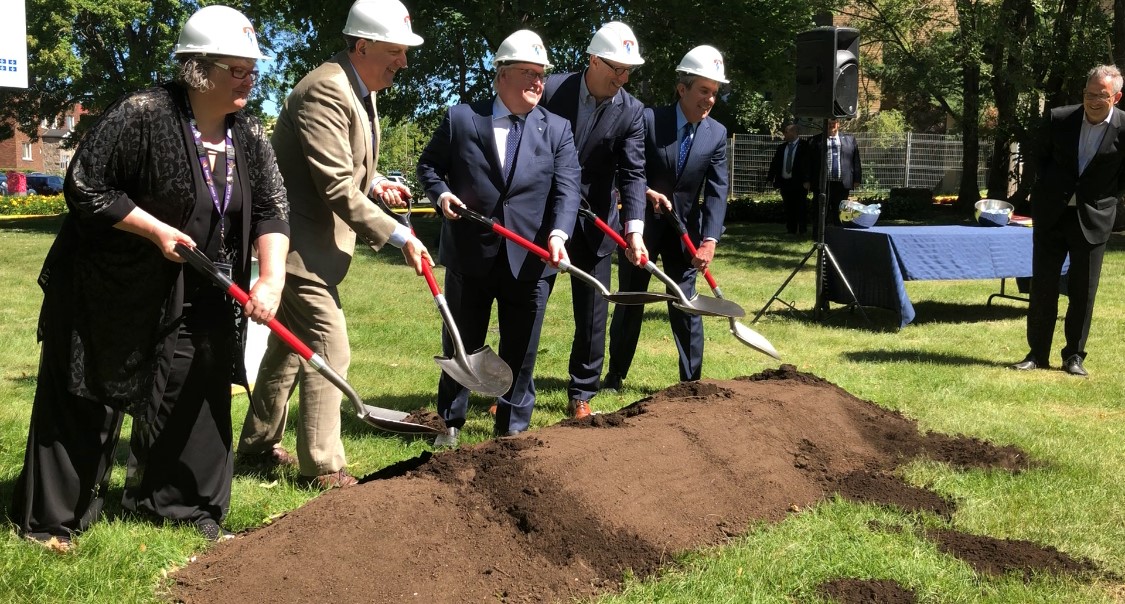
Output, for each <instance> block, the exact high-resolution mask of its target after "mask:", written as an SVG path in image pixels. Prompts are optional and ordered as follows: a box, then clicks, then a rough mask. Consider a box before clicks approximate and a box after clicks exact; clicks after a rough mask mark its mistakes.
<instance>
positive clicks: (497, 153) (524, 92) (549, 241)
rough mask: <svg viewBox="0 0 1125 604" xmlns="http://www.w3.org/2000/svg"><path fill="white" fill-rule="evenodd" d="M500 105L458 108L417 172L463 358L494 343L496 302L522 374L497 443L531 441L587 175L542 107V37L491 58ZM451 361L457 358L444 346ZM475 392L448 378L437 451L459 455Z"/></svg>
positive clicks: (518, 40) (524, 36)
mask: <svg viewBox="0 0 1125 604" xmlns="http://www.w3.org/2000/svg"><path fill="white" fill-rule="evenodd" d="M493 66H494V67H495V68H496V77H495V80H494V82H493V88H494V89H495V91H496V96H494V97H493V98H491V99H488V100H484V101H480V102H476V103H471V104H469V103H464V104H460V105H456V106H454V107H451V108H450V109H449V110H448V111H447V112H446V114H445V119H443V120H442V123H441V126H440V127H438V129H437V131H436V132H434V135H433V138H431V139H430V142H429V143H428V144H427V145H426V149H425V150H424V151H423V152H422V156H421V158H419V160H418V181H419V182H420V183H421V185H422V187H423V188H424V189H425V191H426V195H428V196H429V198H430V199H431V200H432V201H433V202H434V203H435V204H437V205H439V206H440V207H441V211H442V214H443V216H444V217H445V219H446V220H445V221H444V223H443V225H442V231H441V250H440V259H441V263H442V264H443V265H445V267H446V272H445V295H446V297H447V299H448V302H449V309H450V312H451V314H452V315H453V319H454V322H455V323H456V324H457V326H458V328H459V330H460V332H461V337H462V340H463V342H464V346H465V348H466V349H467V350H475V349H477V348H480V347H481V346H483V345H484V343H485V335H486V333H487V331H488V324H489V319H490V316H491V313H492V306H493V303H494V302H495V304H496V307H497V318H498V321H499V326H500V358H502V359H503V360H504V362H506V363H507V364H508V366H509V367H511V369H512V373H513V374H514V379H513V382H512V386H511V388H510V389H509V390H508V392H506V393H505V394H503V395H501V396H500V397H499V398H498V400H497V410H496V415H495V419H494V425H493V435H494V436H511V435H515V434H518V433H520V432H523V431H524V430H526V429H527V428H528V425H529V424H530V422H531V413H532V409H533V408H534V406H535V382H534V380H533V377H532V375H533V372H534V369H535V357H536V352H537V350H538V344H539V333H540V330H541V329H542V327H543V313H544V311H545V310H546V307H547V298H548V296H550V294H551V288H552V286H553V285H554V280H555V274H556V272H557V271H556V267H557V266H558V264H559V262H560V261H562V260H568V255H567V251H566V247H565V245H566V241H567V238H568V237H569V236H570V233H571V232H572V231H573V230H574V221H575V218H576V217H577V215H578V203H579V199H580V193H579V189H578V187H579V168H578V156H577V155H575V152H574V137H573V135H572V134H571V132H570V124H569V123H568V122H567V121H566V120H565V119H563V118H561V117H559V116H557V115H554V114H552V113H550V112H548V111H546V110H544V109H543V108H542V107H539V106H538V105H539V99H540V97H541V96H542V94H543V79H544V76H545V72H546V69H547V68H548V67H550V63H549V61H548V58H547V48H546V46H544V45H543V41H542V40H541V39H540V38H539V36H538V35H537V34H535V33H534V32H531V31H528V30H520V31H517V32H515V33H513V34H512V35H510V36H508V37H507V38H506V39H505V40H504V41H503V42H502V43H501V44H500V48H498V49H497V51H496V54H495V55H493ZM451 206H463V207H467V208H469V209H471V210H473V211H475V212H478V213H480V214H483V215H484V216H487V217H489V218H492V219H494V220H496V221H497V222H499V223H501V224H503V225H504V226H505V227H507V228H508V229H510V230H512V231H515V232H516V233H517V234H519V235H520V236H522V237H524V238H526V239H529V240H531V241H533V242H534V243H536V244H537V245H539V246H540V247H542V248H546V249H547V250H548V251H549V253H550V264H547V263H545V262H543V261H541V260H540V259H539V258H538V257H537V256H535V255H533V254H529V253H528V252H527V251H526V250H524V249H523V248H522V247H520V246H519V245H517V244H515V243H513V242H511V241H508V240H505V239H501V238H500V237H499V236H498V235H496V234H494V233H492V232H490V231H488V229H487V228H486V227H485V226H483V225H480V224H477V223H475V222H473V221H471V220H467V219H463V218H461V216H460V215H459V214H457V213H456V212H455V211H453V210H452V208H451ZM442 349H443V353H444V354H447V355H452V354H454V350H453V343H452V342H451V341H450V340H449V338H448V337H446V335H445V334H444V333H443V334H442ZM468 402H469V391H468V389H466V388H465V387H464V386H461V385H460V384H458V383H457V382H456V381H454V380H453V378H451V377H449V376H448V375H446V374H445V373H444V372H443V373H442V375H441V378H440V379H439V381H438V399H437V411H438V413H439V414H440V415H441V416H442V418H443V419H444V420H445V423H446V425H447V426H448V431H447V432H446V433H445V434H441V435H439V436H438V437H437V438H436V439H435V441H434V444H435V445H436V446H456V445H457V442H458V438H459V436H460V433H461V428H462V426H463V425H464V423H465V415H466V412H467V410H468Z"/></svg>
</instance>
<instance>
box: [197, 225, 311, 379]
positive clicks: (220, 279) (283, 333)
mask: <svg viewBox="0 0 1125 604" xmlns="http://www.w3.org/2000/svg"><path fill="white" fill-rule="evenodd" d="M176 253H177V254H179V255H180V257H181V258H183V259H184V260H186V261H187V263H188V264H190V265H191V266H192V268H194V269H196V270H197V271H199V272H200V273H203V275H204V276H206V277H209V278H210V279H211V281H212V282H214V283H215V285H218V286H219V289H221V290H224V291H225V292H226V293H227V294H229V295H230V297H232V298H234V299H235V300H237V301H238V303H239V304H242V305H244V306H245V305H246V303H247V302H249V301H250V295H249V294H247V293H246V292H245V291H243V289H242V288H241V287H239V286H238V284H237V283H235V282H234V281H233V280H231V278H230V277H228V276H226V274H225V273H223V272H222V271H220V270H219V269H217V268H215V265H214V264H213V263H212V262H211V260H210V259H208V258H207V256H204V255H203V252H201V251H199V250H198V249H196V248H189V247H187V246H186V245H184V244H182V243H177V244H176ZM266 325H267V326H268V327H269V328H270V330H271V331H273V332H274V333H275V334H277V336H278V337H279V338H281V339H282V340H283V341H284V342H285V343H286V344H288V345H289V347H290V348H292V349H293V352H296V353H297V354H299V355H301V358H302V359H305V360H306V361H307V360H309V359H311V358H312V356H313V351H312V349H310V348H309V347H308V346H305V343H304V342H302V341H300V340H298V339H297V336H295V335H293V332H291V331H289V329H288V328H286V327H285V326H284V325H282V324H281V322H280V321H278V320H277V319H270V322H269V323H267V324H266Z"/></svg>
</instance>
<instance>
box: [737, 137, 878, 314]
mask: <svg viewBox="0 0 1125 604" xmlns="http://www.w3.org/2000/svg"><path fill="white" fill-rule="evenodd" d="M823 132H824V135H825V140H824V149H823V153H821V156H820V165H821V166H824V167H823V168H821V170H820V179H819V181H820V190H819V191H820V192H819V193H818V194H817V196H816V202H817V208H818V211H817V227H819V228H817V230H816V232H817V236H816V241H815V242H813V245H812V248H810V249H809V251H808V253H806V254H805V257H804V258H801V261H800V262H798V263H797V266H796V267H794V268H793V272H791V273H789V276H788V277H786V278H785V281H784V282H782V284H781V287H779V288H777V291H776V292H774V294H773V296H771V297H770V299H769V300H768V301H767V302H766V305H765V306H763V307H762V309H761V310H759V311H758V313H757V314H756V315H754V320H753V321H751V323H757V322H758V319H760V318H761V317H762V315H763V314H765V312H766V310H767V309H769V307H770V306H771V305H772V304H773V303H774V301H777V302H780V303H781V304H783V305H785V306H787V307H789V308H790V309H791V310H797V307H796V306H794V305H792V304H790V303H788V302H786V301H785V300H782V299H781V298H780V297H779V296H781V292H783V291H785V288H786V287H788V285H789V282H790V281H792V280H793V278H794V277H796V276H797V273H798V272H800V270H801V268H802V267H804V266H805V263H806V262H808V261H809V258H811V257H812V255H813V254H814V253H815V254H816V303H815V304H816V305H815V306H814V308H813V317H814V318H816V319H823V318H825V317H826V316H827V314H828V294H827V293H826V292H825V291H824V277H825V273H824V271H825V266H826V264H827V263H831V264H832V270H834V271H835V272H836V277H838V278H839V279H840V282H841V283H843V284H844V287H845V288H846V289H847V290H848V295H849V296H850V297H851V303H850V304H849V307H854V308H858V309H859V312H860V314H861V315H863V320H864V321H866V322H868V323H870V322H871V320H870V319H868V318H867V313H866V312H864V310H863V306H861V305H860V303H859V299H858V298H856V295H855V291H854V290H852V285H851V283H848V279H847V277H845V276H844V271H843V270H841V269H840V264H839V263H838V262H836V257H835V256H833V255H832V250H831V248H829V247H828V244H827V243H825V242H824V230H825V229H824V227H825V219H826V218H827V216H828V207H827V206H828V199H827V192H828V169H827V166H828V120H827V119H825V120H824V130H823Z"/></svg>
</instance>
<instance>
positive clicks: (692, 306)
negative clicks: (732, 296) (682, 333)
mask: <svg viewBox="0 0 1125 604" xmlns="http://www.w3.org/2000/svg"><path fill="white" fill-rule="evenodd" d="M672 306H675V307H676V308H678V309H680V310H682V311H684V312H686V313H689V314H693V315H705V316H710V317H727V318H730V319H737V318H738V317H745V316H746V311H745V310H743V309H742V307H741V306H739V305H738V304H736V303H734V302H731V301H730V300H727V299H725V298H711V297H709V296H698V295H697V296H696V297H694V298H692V299H691V300H688V303H687V304H683V303H681V302H673V303H672Z"/></svg>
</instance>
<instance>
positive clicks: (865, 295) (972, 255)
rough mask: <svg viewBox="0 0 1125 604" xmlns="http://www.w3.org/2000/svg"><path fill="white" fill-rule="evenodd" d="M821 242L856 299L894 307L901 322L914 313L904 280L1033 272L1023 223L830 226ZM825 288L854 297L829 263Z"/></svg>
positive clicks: (835, 298)
mask: <svg viewBox="0 0 1125 604" xmlns="http://www.w3.org/2000/svg"><path fill="white" fill-rule="evenodd" d="M824 243H825V244H826V245H827V246H828V250H829V251H830V252H832V256H833V257H834V258H835V259H836V262H837V263H839V265H840V270H841V271H842V272H843V274H844V277H845V278H846V279H847V280H848V283H849V284H851V286H852V290H853V291H854V292H855V296H856V299H857V300H858V301H859V303H860V304H861V305H863V306H876V307H879V308H886V309H889V310H893V311H897V312H898V313H899V318H900V327H905V326H906V325H907V324H909V323H910V322H911V321H913V320H914V316H915V315H914V306H913V305H912V304H911V303H910V297H909V296H907V295H906V287H905V284H904V282H906V281H922V280H937V279H1003V278H1008V277H1030V276H1031V229H1029V228H1027V227H1022V226H1013V225H1009V226H1005V227H982V226H917V227H914V226H889V227H872V228H869V229H850V228H840V227H828V228H827V229H826V230H825V231H824ZM824 291H825V295H826V296H827V298H828V300H829V301H831V302H838V303H840V304H851V303H852V302H853V300H852V298H851V296H850V295H848V291H847V289H846V288H845V287H844V285H843V283H841V282H840V279H839V278H838V277H837V276H836V271H835V270H833V268H832V267H831V265H829V266H826V268H825V290H824Z"/></svg>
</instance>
